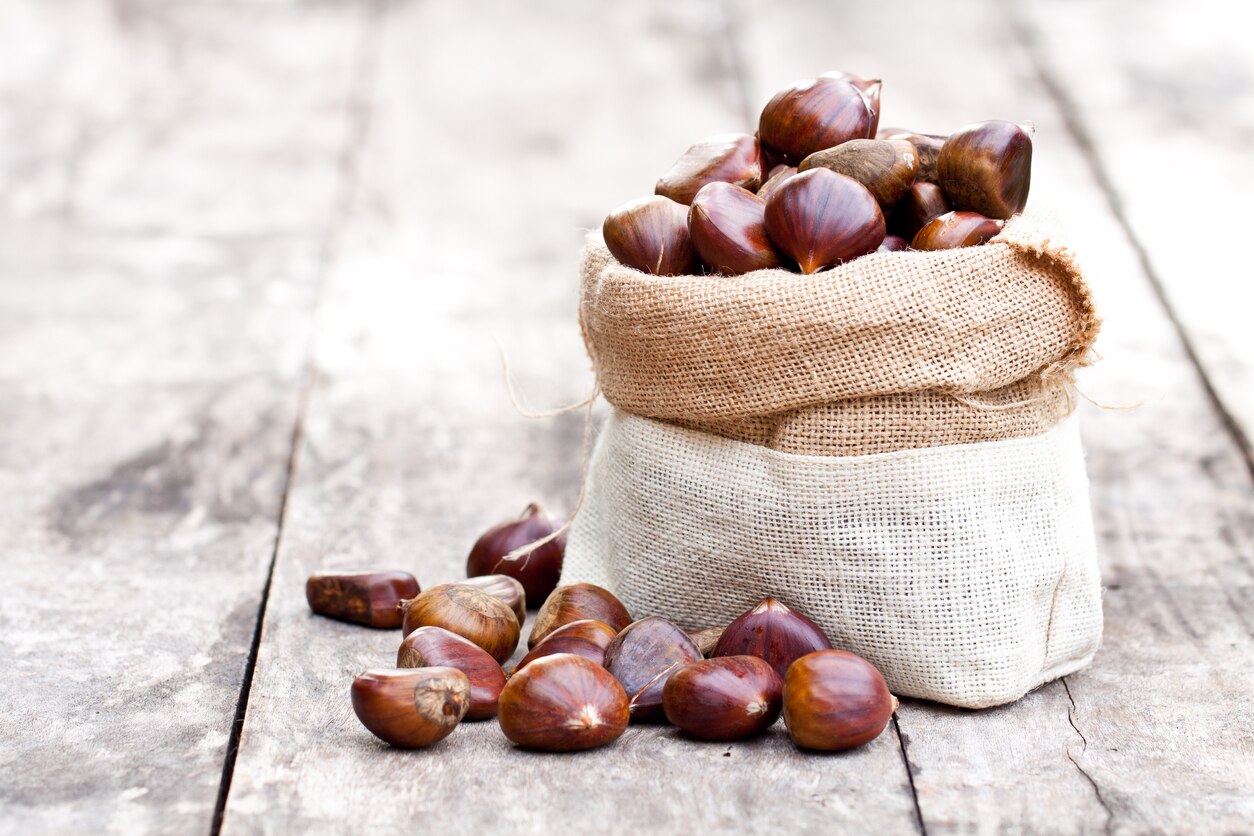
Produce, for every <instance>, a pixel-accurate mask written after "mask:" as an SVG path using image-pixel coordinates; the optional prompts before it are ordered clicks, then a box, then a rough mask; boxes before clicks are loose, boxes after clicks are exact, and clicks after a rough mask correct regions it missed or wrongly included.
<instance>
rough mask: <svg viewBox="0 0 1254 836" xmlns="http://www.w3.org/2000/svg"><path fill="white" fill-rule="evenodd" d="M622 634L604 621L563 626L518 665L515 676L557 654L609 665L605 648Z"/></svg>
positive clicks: (585, 620)
mask: <svg viewBox="0 0 1254 836" xmlns="http://www.w3.org/2000/svg"><path fill="white" fill-rule="evenodd" d="M616 635H618V634H617V633H616V632H615V631H614V628H613V627H611V626H610V625H608V624H606V623H605V622H604V621H593V620H592V619H583V620H582V621H572V622H570V623H569V624H563V625H562V626H561V627H558V628H557V629H556V630H554V631H553V632H551V633H549V634H548V635H547V636H545V637H544V639H543V640H541V641H540V642H537V643H536V646H535V647H533V648H532V649H531V650H530V651H528V653H527V655H526V656H524V657H522V660H521V661H519V663H518V664H517V665H515V666H514V670H513V673H518V672H519V671H520V670H522V669H523V668H525V667H526V666H527V665H529V664H531V663H532V662H534V661H535V660H536V659H542V658H544V657H545V656H552V655H554V654H556V653H573V654H575V655H576V656H582V657H583V658H585V659H587V660H588V661H590V662H595V663H596V664H598V665H604V664H605V648H607V647H609V646H610V642H612V641H614V636H616Z"/></svg>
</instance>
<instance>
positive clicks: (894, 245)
mask: <svg viewBox="0 0 1254 836" xmlns="http://www.w3.org/2000/svg"><path fill="white" fill-rule="evenodd" d="M909 246H910V242H909V241H907V240H906V239H905V238H900V237H898V236H896V235H885V236H884V242H883V243H882V244H880V245H879V248H878V249H876V252H877V253H899V252H901V251H902V250H904V249H906V247H909Z"/></svg>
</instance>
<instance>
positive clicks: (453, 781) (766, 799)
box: [225, 2, 915, 833]
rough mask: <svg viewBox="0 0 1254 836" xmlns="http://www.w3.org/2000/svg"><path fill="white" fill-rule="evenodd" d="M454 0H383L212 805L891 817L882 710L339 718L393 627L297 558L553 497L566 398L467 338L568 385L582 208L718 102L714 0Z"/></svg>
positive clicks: (523, 823) (438, 823) (454, 829)
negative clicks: (623, 1)
mask: <svg viewBox="0 0 1254 836" xmlns="http://www.w3.org/2000/svg"><path fill="white" fill-rule="evenodd" d="M466 15H467V12H466V7H465V5H464V4H460V3H456V2H431V3H426V4H422V5H413V6H403V7H397V8H395V9H394V10H393V11H392V14H391V17H390V18H389V22H388V26H387V40H386V42H385V44H384V45H383V48H382V50H381V56H380V62H381V63H380V78H379V85H380V87H379V90H378V93H377V95H376V98H375V107H374V111H373V115H372V117H371V123H372V126H373V127H372V136H371V139H370V142H369V152H368V154H367V158H366V171H365V180H364V184H363V189H362V192H361V195H360V199H359V200H358V201H357V203H356V205H355V210H354V219H353V223H352V226H351V229H350V232H349V234H348V235H347V236H346V238H345V239H344V241H343V242H342V243H341V245H340V247H339V252H340V259H339V263H338V264H337V266H336V269H335V272H334V274H333V277H332V285H331V288H330V293H329V297H328V304H327V306H326V308H325V329H324V331H323V332H322V334H321V335H320V337H319V340H318V345H319V349H318V358H319V365H320V370H321V374H322V379H321V382H320V384H319V386H318V388H317V390H316V392H315V395H314V397H313V400H312V403H311V408H310V417H309V421H308V424H307V427H306V438H305V444H304V446H303V447H302V449H301V453H300V457H299V460H298V468H297V478H296V483H295V486H294V489H293V492H292V495H291V501H290V505H289V514H288V523H287V525H286V526H285V531H284V535H283V542H282V545H281V548H280V552H279V560H278V566H277V568H276V572H275V580H274V586H273V594H272V597H271V601H270V606H269V610H268V612H267V616H266V623H265V632H264V636H263V642H262V647H261V652H260V655H259V660H258V667H257V674H256V678H255V680H254V684H253V690H252V700H251V702H250V705H249V709H248V715H247V718H246V723H245V729H244V734H243V737H242V740H241V744H242V745H241V751H240V756H239V760H238V762H237V767H236V772H235V777H234V782H233V785H232V792H231V797H230V799H229V803H228V808H227V815H226V819H225V827H226V829H227V830H228V831H236V832H255V831H276V832H278V831H282V832H287V831H292V830H300V831H314V832H327V831H337V832H338V831H343V830H345V829H349V830H353V831H365V830H368V829H379V830H398V829H401V828H405V827H408V826H412V825H414V824H418V823H420V824H421V827H422V828H423V829H424V830H429V831H431V832H441V833H445V832H448V833H468V832H485V831H488V830H490V831H492V832H546V833H567V832H607V833H643V832H659V831H660V832H694V831H701V830H711V831H713V830H739V829H743V828H745V827H746V826H747V825H746V823H747V822H750V821H753V822H772V823H773V824H774V825H776V826H780V827H784V826H787V827H789V828H792V829H794V830H797V831H799V832H809V831H824V830H833V829H858V830H864V829H881V830H886V831H891V832H902V831H907V832H908V831H910V830H912V829H913V828H914V826H915V810H914V806H913V801H912V798H911V795H910V791H909V786H908V779H907V775H906V773H905V770H904V767H903V764H902V760H901V754H900V750H899V744H898V741H897V739H896V737H895V734H894V733H893V732H892V731H891V730H890V731H889V732H888V733H886V734H885V735H884V736H882V737H881V739H879V740H878V741H876V742H875V743H874V744H873V745H871V746H869V747H867V748H866V749H864V750H862V751H858V752H854V753H850V754H847V755H843V756H837V757H830V758H816V757H805V756H801V755H798V754H797V753H796V752H795V751H794V750H793V749H792V747H791V745H790V744H789V743H788V741H787V739H786V738H785V737H784V736H783V731H782V728H777V729H776V730H775V731H774V733H773V734H771V735H770V736H768V737H766V738H764V739H761V740H757V741H753V742H749V743H739V744H735V745H732V746H711V745H700V744H696V743H692V742H689V741H686V740H684V739H682V738H680V737H679V736H678V735H677V734H676V733H675V731H674V730H673V729H666V728H647V729H632V730H630V731H629V732H628V734H627V735H626V736H625V738H624V739H623V740H622V741H620V743H619V744H618V745H616V746H613V747H611V748H608V749H605V750H601V751H597V752H591V753H585V754H582V755H579V756H570V757H561V756H545V755H540V754H534V753H526V752H522V751H519V750H516V749H514V748H513V747H512V746H511V745H510V744H509V743H508V742H507V741H506V740H505V738H504V737H503V735H502V734H501V732H500V730H499V728H498V727H496V725H495V724H494V723H480V724H466V725H465V726H463V727H461V728H459V729H458V730H457V732H456V733H455V734H454V735H453V736H452V737H450V738H449V739H448V740H446V741H444V742H443V743H441V744H439V745H437V746H436V747H434V748H432V749H430V750H427V751H419V752H410V753H401V752H393V751H388V750H387V749H386V748H385V747H384V746H382V745H381V744H380V743H378V741H376V740H374V739H373V738H371V737H370V736H369V735H368V733H366V732H365V731H364V730H363V729H362V728H361V727H360V725H359V724H358V723H357V721H356V719H355V718H354V717H353V714H352V710H351V708H350V706H349V702H348V687H349V683H350V681H351V678H352V675H353V674H354V673H356V672H358V671H360V670H362V669H364V668H365V667H369V666H379V665H384V666H386V665H390V664H392V662H393V660H394V658H395V656H394V654H395V648H396V645H397V643H398V636H397V635H396V634H378V633H370V632H367V631H363V630H361V629H357V628H352V627H348V626H343V625H338V624H334V623H331V622H327V621H325V620H321V619H318V618H316V617H313V616H311V615H310V614H309V612H308V609H307V607H306V605H305V603H304V601H303V597H302V584H303V581H304V578H305V576H306V574H307V573H308V572H309V571H311V570H312V569H315V568H319V567H324V566H344V567H347V566H353V565H362V564H365V565H379V566H382V565H395V566H398V567H400V568H406V569H411V570H413V571H415V572H416V573H417V574H418V575H419V577H420V578H421V579H422V580H423V581H424V582H425V583H427V584H433V583H437V582H440V581H445V580H451V579H455V578H457V577H460V576H461V574H462V571H463V561H464V559H465V554H466V552H467V550H468V549H469V546H470V544H471V543H472V542H473V540H474V538H475V536H476V535H477V534H478V533H479V532H480V531H481V530H482V528H483V527H484V526H485V525H486V524H488V523H490V522H492V521H494V520H495V519H497V518H500V517H504V516H507V515H509V514H512V513H516V512H517V511H518V510H519V509H520V508H521V506H522V505H523V504H525V503H526V502H527V501H528V500H530V499H532V498H539V499H541V500H544V501H547V502H549V503H550V504H559V505H564V506H565V507H569V505H570V504H571V503H572V502H573V500H574V498H575V495H576V493H577V486H576V481H577V478H578V471H579V462H578V450H579V439H580V434H581V418H580V416H578V415H571V416H567V417H565V418H563V419H560V420H557V421H554V422H545V423H536V424H528V423H526V422H525V421H524V420H523V419H521V418H519V417H518V416H516V415H515V414H513V412H512V410H511V408H510V406H509V402H508V399H507V397H506V394H505V391H504V387H503V384H502V381H501V374H500V367H499V363H498V360H497V357H496V347H495V345H494V344H493V342H492V336H493V335H494V334H499V335H501V336H502V338H503V340H504V342H505V343H506V345H507V346H508V347H509V349H510V352H511V354H512V355H513V359H514V364H515V366H516V367H517V368H518V369H519V371H520V377H522V382H523V383H524V385H527V384H530V385H529V386H527V388H528V392H529V394H530V396H531V398H532V400H534V401H537V402H543V403H546V404H554V403H561V402H570V401H576V400H579V399H580V398H583V397H584V396H586V395H587V393H588V388H589V387H590V385H591V376H590V375H589V374H588V370H587V359H586V356H585V354H584V351H583V348H582V345H581V343H580V340H579V335H578V329H577V325H576V321H575V275H576V269H575V268H576V258H577V253H578V248H579V246H580V243H581V239H582V232H581V228H586V227H590V226H594V225H596V224H599V222H600V218H601V216H602V215H603V213H604V212H605V211H606V210H607V209H608V208H610V207H612V206H614V205H616V204H617V203H619V202H621V201H623V200H625V199H627V198H630V197H634V196H636V195H639V194H641V193H643V192H647V191H648V190H649V189H650V186H651V184H652V182H653V180H654V178H655V177H656V176H657V172H659V171H660V170H663V169H664V168H665V167H666V166H667V165H668V164H669V163H670V162H671V161H672V160H673V158H674V157H675V156H677V155H678V154H679V152H680V151H682V150H683V149H684V148H685V147H686V145H687V144H688V143H689V142H690V141H692V140H693V139H694V138H695V137H700V136H702V135H705V134H708V133H715V132H718V131H722V130H728V129H735V128H737V127H740V126H741V125H742V124H743V118H742V116H741V114H740V109H739V108H740V101H739V97H738V92H737V88H736V86H735V83H734V81H733V75H734V74H733V68H732V66H731V64H730V62H729V59H728V53H727V51H726V47H727V41H726V39H725V33H724V26H725V23H726V21H725V19H724V17H723V15H722V10H721V8H720V7H719V6H718V5H716V4H712V3H702V4H699V5H698V6H696V7H685V8H684V9H679V10H671V9H669V8H668V4H663V3H654V4H647V5H645V4H632V5H631V6H619V7H615V8H613V9H602V8H600V7H597V8H593V7H583V8H579V7H572V6H570V5H568V4H561V3H542V4H540V5H539V7H537V6H536V4H528V5H527V6H526V7H522V6H519V5H517V4H512V3H508V2H495V3H491V4H489V5H487V6H486V7H483V6H480V7H478V8H477V10H476V15H477V16H480V17H482V18H483V19H485V20H490V21H491V22H492V25H491V26H473V25H470V22H469V21H468V19H467V16H466ZM506 77H508V83H507V84H506V83H503V79H505V78H506ZM416 79H421V80H422V82H421V83H418V82H416V81H415V80H416ZM528 372H529V373H528Z"/></svg>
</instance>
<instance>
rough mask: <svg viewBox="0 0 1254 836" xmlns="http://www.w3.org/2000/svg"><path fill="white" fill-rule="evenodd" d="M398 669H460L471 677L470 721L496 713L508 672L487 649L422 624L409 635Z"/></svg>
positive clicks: (404, 644) (399, 655)
mask: <svg viewBox="0 0 1254 836" xmlns="http://www.w3.org/2000/svg"><path fill="white" fill-rule="evenodd" d="M396 667H398V668H433V667H434V668H457V670H459V671H461V672H462V673H464V674H466V678H467V679H469V680H470V708H469V709H468V710H467V711H466V719H467V720H486V719H487V718H489V717H495V716H496V701H497V699H499V698H500V696H501V689H502V688H504V687H505V671H503V670H501V666H500V665H498V664H497V663H496V660H495V659H493V658H492V657H491V656H489V655H488V653H487V651H485V650H484V649H483V648H481V647H479V645H477V644H475V643H474V642H472V641H471V640H470V639H465V638H462V637H461V636H459V635H457V634H456V633H450V632H449V631H448V630H445V629H444V628H443V627H419V628H418V629H417V630H415V631H414V632H412V633H410V634H409V635H408V636H406V637H405V640H404V641H403V642H401V648H400V650H399V651H397V654H396Z"/></svg>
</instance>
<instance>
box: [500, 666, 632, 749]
mask: <svg viewBox="0 0 1254 836" xmlns="http://www.w3.org/2000/svg"><path fill="white" fill-rule="evenodd" d="M498 717H499V720H500V723H501V731H503V732H504V733H505V736H506V737H507V738H509V739H510V740H512V741H513V742H514V743H517V744H518V745H519V746H525V747H527V748H529V749H540V750H542V751H546V752H574V751H578V750H581V749H594V748H596V747H598V746H604V745H605V744H607V743H613V742H614V741H615V740H617V739H618V737H619V736H620V735H621V734H622V733H623V731H624V730H625V729H626V728H627V723H628V720H629V719H630V715H629V712H628V708H627V693H626V692H625V691H624V690H623V686H622V685H619V684H618V680H617V679H615V678H614V677H613V676H611V675H610V673H609V671H607V670H606V669H605V668H603V667H601V666H600V665H598V664H596V663H595V662H589V661H588V660H587V659H585V658H583V657H582V656H575V655H574V654H571V653H558V654H556V655H553V656H545V657H544V658H543V659H536V660H535V661H534V662H531V663H530V664H529V665H527V666H526V667H525V668H523V669H522V670H520V671H518V672H517V673H515V674H514V675H513V676H511V677H510V679H509V682H507V683H506V684H505V690H504V691H502V692H501V702H500V713H499V715H498Z"/></svg>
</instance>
